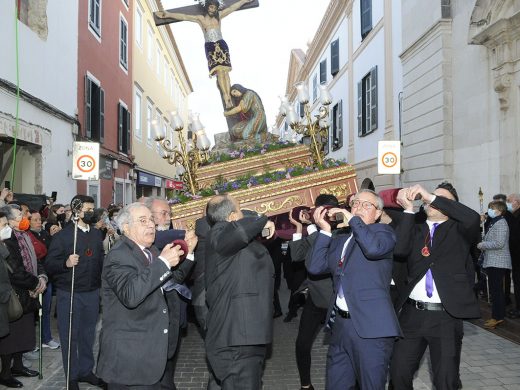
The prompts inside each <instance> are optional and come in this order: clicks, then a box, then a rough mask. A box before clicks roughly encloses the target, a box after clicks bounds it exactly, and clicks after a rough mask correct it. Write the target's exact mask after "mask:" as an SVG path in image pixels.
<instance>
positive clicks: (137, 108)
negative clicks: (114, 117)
mask: <svg viewBox="0 0 520 390" xmlns="http://www.w3.org/2000/svg"><path fill="white" fill-rule="evenodd" d="M142 100H143V96H142V95H141V92H139V91H137V90H136V91H135V104H134V114H135V119H134V136H135V138H137V139H138V140H141V139H142V137H143V129H142V127H141V126H142V123H141V121H142V119H141V110H142V107H141V102H142Z"/></svg>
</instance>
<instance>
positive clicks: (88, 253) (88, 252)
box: [85, 248, 93, 257]
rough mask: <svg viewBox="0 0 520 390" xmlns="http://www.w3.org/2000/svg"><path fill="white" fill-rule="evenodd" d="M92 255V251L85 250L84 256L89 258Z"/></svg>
mask: <svg viewBox="0 0 520 390" xmlns="http://www.w3.org/2000/svg"><path fill="white" fill-rule="evenodd" d="M92 254H93V252H92V249H90V248H87V250H86V251H85V256H87V257H90V256H92Z"/></svg>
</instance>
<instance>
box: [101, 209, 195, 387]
mask: <svg viewBox="0 0 520 390" xmlns="http://www.w3.org/2000/svg"><path fill="white" fill-rule="evenodd" d="M117 223H118V227H119V229H120V231H121V232H122V233H123V234H124V237H122V238H121V240H120V241H119V242H118V243H117V244H116V246H115V247H114V248H112V250H111V251H110V253H109V254H108V255H107V257H106V259H105V263H104V266H103V274H102V305H103V315H102V318H103V328H102V329H101V335H100V354H99V360H98V365H97V374H98V375H99V376H100V377H101V378H103V379H104V380H105V381H106V382H107V383H108V389H109V390H110V389H114V390H119V389H131V388H134V387H135V388H139V390H145V389H146V390H152V389H153V390H155V389H173V362H172V360H171V357H172V356H173V354H174V352H175V347H174V345H173V344H175V345H176V340H172V339H171V338H170V337H169V336H170V333H171V332H173V331H175V329H172V327H173V326H174V325H172V318H170V313H169V306H168V305H167V303H166V300H165V296H164V292H163V287H164V285H165V283H167V282H168V281H170V280H172V279H173V280H174V281H179V280H182V279H183V278H184V277H185V275H186V272H187V270H189V269H190V268H191V264H189V263H190V261H184V262H182V263H181V264H180V265H178V264H179V262H180V258H181V256H182V255H183V254H184V253H183V251H182V250H181V249H180V246H178V245H177V246H173V244H168V245H166V246H165V247H164V249H163V250H162V252H161V253H160V254H159V253H158V250H157V249H156V248H155V247H154V246H153V245H152V244H153V242H154V240H155V220H154V218H153V217H152V213H151V212H150V210H149V209H148V208H147V207H145V206H143V205H142V204H141V203H132V204H130V205H128V206H126V207H124V208H123V209H122V210H121V212H120V213H119V216H118V218H117ZM186 240H187V244H188V248H189V252H190V254H188V256H193V255H192V252H193V249H194V247H195V245H196V237H194V236H193V238H188V237H187V238H186ZM169 359H170V360H169Z"/></svg>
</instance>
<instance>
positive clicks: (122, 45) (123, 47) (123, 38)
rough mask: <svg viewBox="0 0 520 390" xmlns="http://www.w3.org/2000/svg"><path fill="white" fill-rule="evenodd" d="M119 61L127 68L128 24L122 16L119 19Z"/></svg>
mask: <svg viewBox="0 0 520 390" xmlns="http://www.w3.org/2000/svg"><path fill="white" fill-rule="evenodd" d="M119 26H120V28H119V63H120V64H121V66H122V67H123V68H125V69H126V70H128V24H127V23H126V20H125V19H123V17H121V18H120V20H119Z"/></svg>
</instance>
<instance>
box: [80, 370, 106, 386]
mask: <svg viewBox="0 0 520 390" xmlns="http://www.w3.org/2000/svg"><path fill="white" fill-rule="evenodd" d="M78 382H86V383H90V384H91V385H92V386H98V387H105V386H106V383H105V382H104V381H103V379H101V378H98V377H97V376H96V375H95V374H94V373H92V372H91V373H90V374H88V375H86V376H83V377H81V378H79V379H78Z"/></svg>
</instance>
